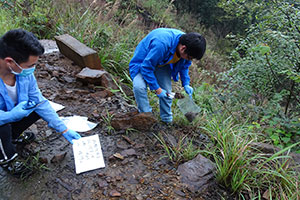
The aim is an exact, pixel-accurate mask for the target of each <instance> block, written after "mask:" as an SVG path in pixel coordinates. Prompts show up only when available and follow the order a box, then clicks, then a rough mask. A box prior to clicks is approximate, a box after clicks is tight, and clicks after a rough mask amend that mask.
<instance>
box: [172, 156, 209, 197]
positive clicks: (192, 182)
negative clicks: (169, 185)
mask: <svg viewBox="0 0 300 200" xmlns="http://www.w3.org/2000/svg"><path fill="white" fill-rule="evenodd" d="M214 168H215V167H214V164H213V163H212V162H211V161H210V160H208V159H207V158H205V157H203V156H202V155H201V154H199V155H198V156H197V157H196V158H194V159H193V160H190V161H188V162H186V163H183V164H182V165H180V166H179V167H178V169H177V172H178V173H179V174H180V181H181V182H182V183H184V184H186V185H187V188H188V189H189V190H190V191H191V192H193V193H196V192H200V193H201V192H203V191H204V190H206V189H207V187H208V186H209V185H210V184H212V181H211V180H212V179H213V177H214V175H213V171H214Z"/></svg>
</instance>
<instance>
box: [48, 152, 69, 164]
mask: <svg viewBox="0 0 300 200" xmlns="http://www.w3.org/2000/svg"><path fill="white" fill-rule="evenodd" d="M66 155H67V152H65V153H63V154H57V155H55V156H53V157H52V159H51V163H60V162H61V161H63V159H64V158H65V156H66Z"/></svg>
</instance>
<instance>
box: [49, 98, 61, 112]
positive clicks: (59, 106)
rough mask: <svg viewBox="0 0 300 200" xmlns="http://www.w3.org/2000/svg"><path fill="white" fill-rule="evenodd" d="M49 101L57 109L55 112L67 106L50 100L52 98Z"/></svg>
mask: <svg viewBox="0 0 300 200" xmlns="http://www.w3.org/2000/svg"><path fill="white" fill-rule="evenodd" d="M49 103H50V105H51V106H52V108H53V109H54V110H55V112H58V111H60V110H62V109H64V108H65V106H63V105H60V104H58V103H55V102H53V101H50V100H49Z"/></svg>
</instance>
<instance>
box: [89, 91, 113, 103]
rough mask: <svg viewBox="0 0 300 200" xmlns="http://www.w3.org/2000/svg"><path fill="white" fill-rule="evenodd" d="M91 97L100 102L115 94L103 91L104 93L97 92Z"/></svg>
mask: <svg viewBox="0 0 300 200" xmlns="http://www.w3.org/2000/svg"><path fill="white" fill-rule="evenodd" d="M90 95H91V97H93V98H94V99H95V100H97V101H100V99H103V98H105V97H108V96H110V97H111V96H112V95H113V93H112V92H110V91H108V90H102V91H99V92H95V93H92V94H90Z"/></svg>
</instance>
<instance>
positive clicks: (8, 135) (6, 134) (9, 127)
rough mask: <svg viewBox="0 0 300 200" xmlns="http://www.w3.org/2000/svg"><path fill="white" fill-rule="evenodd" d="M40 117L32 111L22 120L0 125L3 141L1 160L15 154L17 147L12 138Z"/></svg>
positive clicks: (0, 153) (0, 152) (0, 151)
mask: <svg viewBox="0 0 300 200" xmlns="http://www.w3.org/2000/svg"><path fill="white" fill-rule="evenodd" d="M38 119H40V116H39V115H38V114H37V113H35V112H32V113H31V114H30V115H29V116H27V117H24V118H23V119H21V120H20V121H17V122H12V123H8V124H4V125H2V126H0V142H1V143H2V144H0V160H9V159H10V158H12V157H13V156H14V155H15V153H16V147H15V145H14V144H13V143H12V140H14V139H17V138H18V137H19V136H20V135H21V134H22V133H23V131H25V130H26V129H27V128H28V127H29V126H31V125H32V124H33V123H34V122H36V121H37V120H38ZM1 145H2V146H1ZM3 151H4V152H3Z"/></svg>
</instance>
